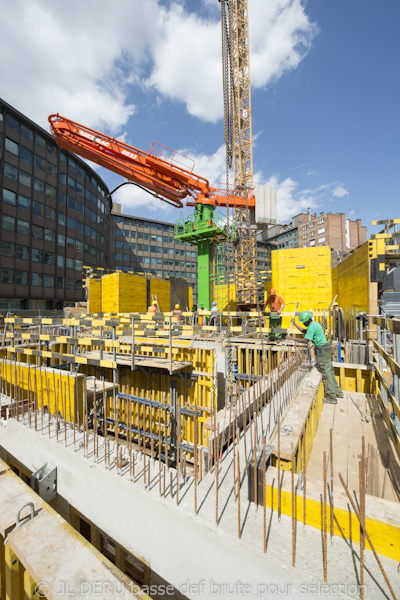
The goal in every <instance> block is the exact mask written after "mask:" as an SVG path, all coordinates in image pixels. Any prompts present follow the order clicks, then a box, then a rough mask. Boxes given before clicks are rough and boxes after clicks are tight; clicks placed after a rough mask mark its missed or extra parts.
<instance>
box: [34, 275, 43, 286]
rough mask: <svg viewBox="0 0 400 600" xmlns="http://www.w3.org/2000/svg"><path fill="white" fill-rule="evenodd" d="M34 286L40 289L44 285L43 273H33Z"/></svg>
mask: <svg viewBox="0 0 400 600" xmlns="http://www.w3.org/2000/svg"><path fill="white" fill-rule="evenodd" d="M32 285H33V286H34V287H38V286H41V285H42V274H41V273H32Z"/></svg>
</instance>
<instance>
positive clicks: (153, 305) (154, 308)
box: [147, 300, 158, 313]
mask: <svg viewBox="0 0 400 600" xmlns="http://www.w3.org/2000/svg"><path fill="white" fill-rule="evenodd" d="M157 310H158V305H157V300H153V302H152V303H151V304H150V306H149V308H148V309H147V312H149V313H155V312H157Z"/></svg>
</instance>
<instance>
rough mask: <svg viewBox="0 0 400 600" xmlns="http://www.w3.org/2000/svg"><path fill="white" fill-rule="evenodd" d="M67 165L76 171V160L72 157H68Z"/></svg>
mask: <svg viewBox="0 0 400 600" xmlns="http://www.w3.org/2000/svg"><path fill="white" fill-rule="evenodd" d="M68 166H69V168H70V169H72V170H73V171H76V162H75V161H74V159H73V158H69V159H68Z"/></svg>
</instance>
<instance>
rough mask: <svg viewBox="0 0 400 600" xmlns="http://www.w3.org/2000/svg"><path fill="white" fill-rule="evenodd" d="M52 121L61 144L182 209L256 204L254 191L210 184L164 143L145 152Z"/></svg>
mask: <svg viewBox="0 0 400 600" xmlns="http://www.w3.org/2000/svg"><path fill="white" fill-rule="evenodd" d="M49 122H50V127H51V131H52V133H53V135H54V137H55V139H56V142H57V144H58V145H59V146H61V147H62V148H65V149H66V150H69V151H71V152H75V154H79V155H80V156H83V157H84V158H87V159H89V160H91V161H93V162H95V163H97V164H99V165H100V166H102V167H105V168H106V169H110V170H111V171H114V172H115V173H118V174H119V175H122V176H123V177H126V178H127V179H129V180H130V181H132V182H133V183H135V184H137V185H139V186H141V187H143V188H145V189H146V190H147V191H149V192H152V193H155V194H156V195H157V196H158V197H159V198H160V199H161V200H164V201H166V202H168V203H170V204H172V205H173V206H176V207H177V208H182V206H183V201H184V200H185V199H186V205H187V206H196V204H198V203H200V204H209V205H211V206H214V207H215V206H229V207H230V208H254V206H255V197H254V195H253V192H252V190H251V191H250V193H246V194H245V196H246V197H244V196H243V195H236V194H231V193H230V192H229V191H226V190H224V191H221V190H218V189H217V188H213V187H211V186H210V184H209V182H208V181H207V179H205V178H204V177H200V176H199V175H196V174H195V173H193V167H194V161H193V160H191V159H189V158H187V157H186V156H183V155H182V154H179V153H177V152H174V151H173V150H170V149H169V148H166V147H165V146H161V145H160V144H157V143H155V142H153V144H152V145H151V147H150V150H149V152H144V151H143V150H139V149H138V148H134V147H133V146H129V145H128V144H124V143H123V142H120V141H118V140H116V139H115V138H112V137H109V136H107V135H104V134H102V133H99V132H97V131H95V130H93V129H89V128H88V127H85V126H84V125H80V124H79V123H75V122H74V121H71V120H70V119H67V118H65V117H61V116H60V115H58V114H57V115H55V114H53V115H50V116H49Z"/></svg>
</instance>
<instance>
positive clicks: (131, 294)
mask: <svg viewBox="0 0 400 600" xmlns="http://www.w3.org/2000/svg"><path fill="white" fill-rule="evenodd" d="M101 294H102V312H105V313H131V312H146V310H147V279H146V277H141V276H140V275H134V274H132V273H119V272H117V273H110V274H108V275H103V277H102V278H101Z"/></svg>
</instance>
